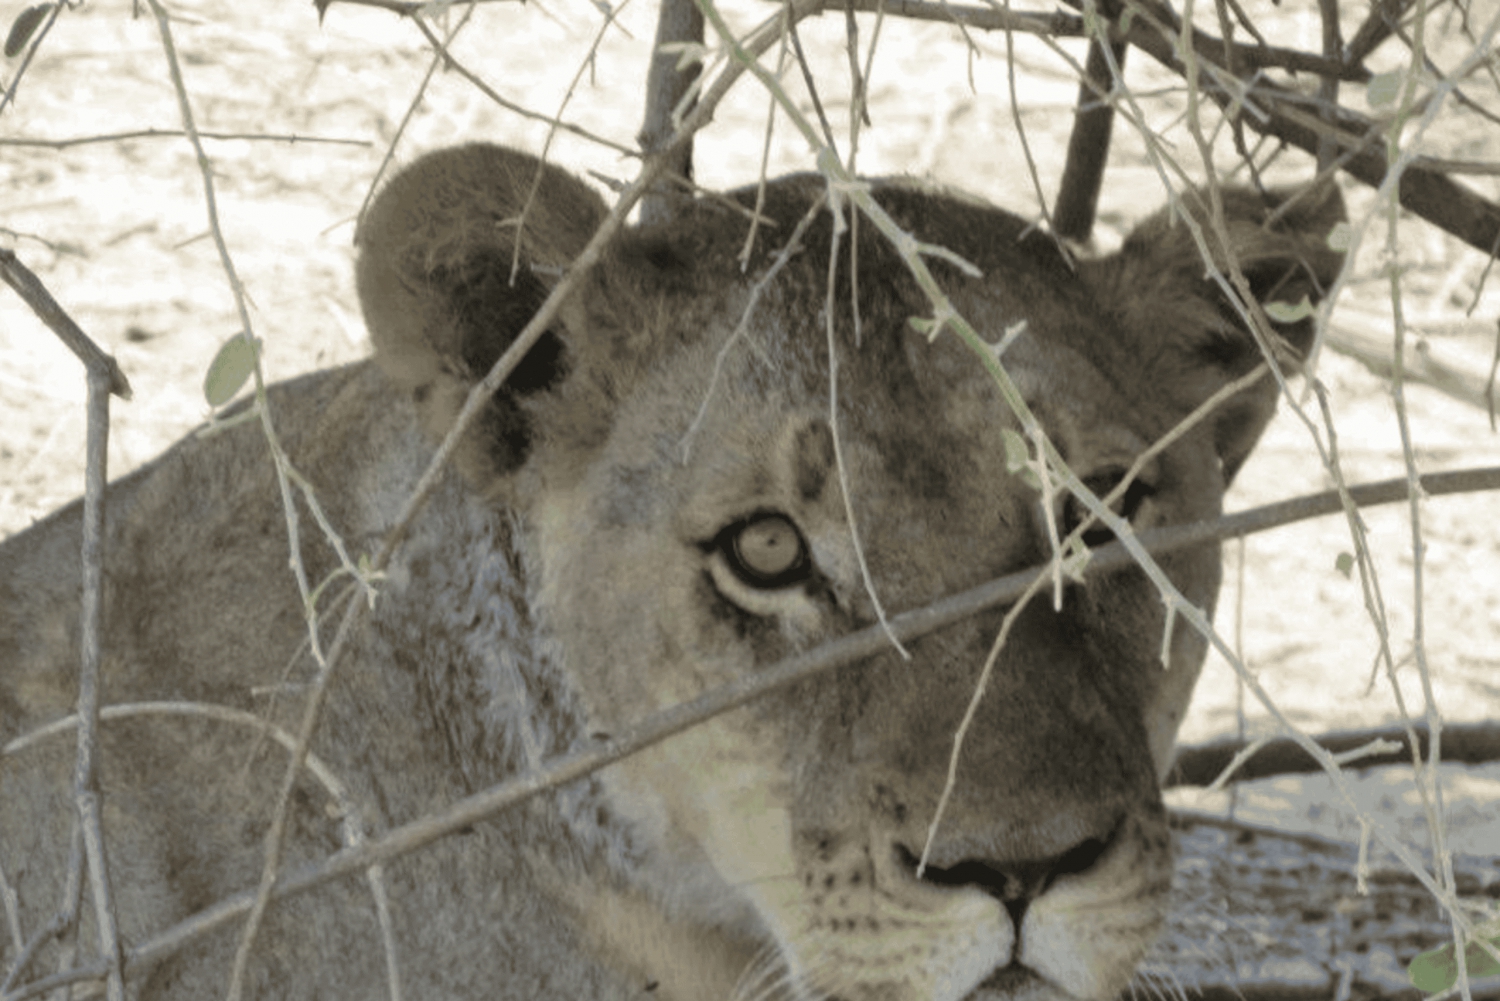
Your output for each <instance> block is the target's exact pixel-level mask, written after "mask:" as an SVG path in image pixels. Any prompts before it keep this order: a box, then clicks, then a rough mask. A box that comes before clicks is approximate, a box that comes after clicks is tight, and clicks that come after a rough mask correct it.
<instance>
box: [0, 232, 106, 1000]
mask: <svg viewBox="0 0 1500 1001" xmlns="http://www.w3.org/2000/svg"><path fill="white" fill-rule="evenodd" d="M0 276H3V277H4V279H5V281H6V284H8V285H10V286H11V287H12V288H13V289H15V290H16V292H17V293H18V294H19V295H20V296H21V297H22V299H24V300H25V301H26V303H27V305H29V306H30V307H31V309H32V311H33V312H35V313H36V315H37V316H38V317H39V318H40V319H41V320H42V321H43V322H44V323H46V324H47V326H49V327H50V328H51V329H52V330H53V331H54V332H55V333H56V334H57V336H58V337H59V338H60V339H61V340H62V341H63V343H64V344H66V345H67V346H68V348H69V349H70V350H72V352H73V353H74V355H76V356H77V357H78V360H79V361H81V362H83V365H84V369H85V371H86V373H87V379H88V432H87V435H88V437H87V443H86V446H85V464H84V480H83V482H84V493H83V526H82V528H83V532H82V536H83V549H82V553H81V554H80V563H81V566H82V577H83V581H82V593H81V595H80V599H79V619H80V622H79V653H80V663H79V669H78V720H79V723H78V753H77V756H76V758H75V759H74V767H73V802H74V807H75V808H76V809H77V811H78V817H77V820H76V824H77V826H76V828H75V835H74V842H75V844H77V843H78V839H79V838H80V837H81V839H82V845H83V860H84V861H85V862H86V864H87V866H88V872H89V888H90V890H91V894H92V897H93V902H94V920H95V922H96V923H97V925H98V935H99V950H100V952H101V953H102V954H103V955H104V957H105V962H106V963H107V964H108V967H109V973H108V977H107V981H106V994H107V996H108V997H109V999H110V1001H124V998H125V979H124V965H123V961H124V956H123V953H122V951H121V947H120V932H119V927H118V924H117V922H116V919H115V908H114V899H113V894H112V893H111V890H110V881H109V867H108V858H107V854H106V852H105V850H104V826H103V820H102V813H101V803H100V794H99V773H98V755H99V673H100V663H101V660H102V649H103V638H102V628H101V626H102V622H103V618H104V504H105V489H104V488H105V484H106V483H107V482H108V480H109V475H108V458H109V397H110V395H111V394H117V395H119V396H121V397H123V398H125V399H129V398H130V383H129V382H128V381H127V380H126V379H125V374H124V373H123V372H121V371H120V366H119V365H118V364H116V362H115V360H114V359H113V358H112V357H110V356H109V355H107V354H105V353H104V352H103V351H102V350H100V348H99V347H98V345H96V344H95V343H94V342H93V340H92V339H90V338H89V336H88V335H87V334H85V333H84V332H83V330H82V329H81V328H79V326H78V324H76V323H75V322H74V321H73V319H72V317H70V316H69V315H68V314H67V312H66V311H65V310H63V308H62V307H61V306H60V305H58V303H57V301H56V300H55V299H53V298H52V296H51V294H49V293H48V292H47V289H46V287H45V286H43V285H42V282H41V280H40V279H38V278H37V277H36V275H34V274H33V273H32V272H31V271H30V269H28V268H27V267H26V266H25V265H24V264H22V263H21V262H20V260H19V259H18V258H17V257H16V255H15V254H13V253H11V252H10V251H8V250H3V249H0ZM70 868H71V867H70ZM69 883H70V884H72V883H73V876H72V875H70V877H69ZM75 900H76V896H74V895H69V901H75ZM73 911H74V904H73V903H65V904H64V906H63V908H62V913H64V914H67V913H69V912H73ZM75 916H76V912H75ZM18 966H19V961H18Z"/></svg>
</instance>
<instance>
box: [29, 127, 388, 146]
mask: <svg viewBox="0 0 1500 1001" xmlns="http://www.w3.org/2000/svg"><path fill="white" fill-rule="evenodd" d="M186 135H187V133H186V132H184V131H182V130H181V129H135V130H133V131H131V132H109V133H104V134H101V135H96V136H75V137H73V138H71V139H0V146H21V147H26V148H41V149H54V150H56V149H69V148H71V147H74V146H87V145H91V144H93V143H113V142H123V141H125V140H127V139H181V138H183V137H184V136H186ZM198 138H200V139H241V140H245V141H247V142H279V143H291V144H292V145H296V144H297V143H321V144H323V145H325V146H329V145H331V146H371V145H373V143H371V142H370V140H368V139H334V138H329V137H324V136H302V135H298V134H297V133H295V132H290V133H286V134H284V135H278V134H275V133H268V132H199V133H198Z"/></svg>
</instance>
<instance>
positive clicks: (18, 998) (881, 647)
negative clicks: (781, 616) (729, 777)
mask: <svg viewBox="0 0 1500 1001" xmlns="http://www.w3.org/2000/svg"><path fill="white" fill-rule="evenodd" d="M1421 488H1422V491H1423V493H1424V494H1425V495H1426V496H1428V497H1439V496H1444V495H1448V494H1458V493H1470V492H1475V491H1489V490H1500V467H1486V468H1477V469H1466V470H1458V471H1454V472H1448V473H1433V474H1429V475H1427V476H1424V477H1422V479H1421ZM1408 489H1409V485H1408V483H1407V481H1406V479H1405V478H1404V477H1403V478H1401V479H1393V480H1383V481H1380V482H1378V483H1370V484H1364V485H1359V486H1354V487H1351V488H1349V494H1350V496H1352V497H1353V498H1354V500H1355V502H1356V503H1358V504H1359V505H1360V506H1361V507H1368V506H1372V505H1376V504H1390V503H1395V502H1397V501H1402V500H1405V499H1406V497H1407V493H1408ZM1342 504H1343V501H1342V498H1341V497H1340V494H1339V492H1338V491H1333V490H1330V491H1326V492H1324V493H1318V494H1310V495H1307V496H1304V497H1298V498H1293V499H1291V500H1287V501H1282V502H1280V503H1277V504H1270V505H1266V506H1265V507H1258V508H1254V509H1252V510H1249V511H1244V512H1241V513H1238V514H1233V515H1228V516H1225V517H1222V518H1219V519H1216V520H1214V521H1207V522H1195V523H1193V524H1189V525H1175V526H1171V527H1168V528H1160V529H1153V530H1151V531H1148V532H1142V533H1140V534H1139V535H1138V536H1137V537H1136V539H1137V541H1138V542H1139V544H1140V546H1142V547H1144V549H1145V550H1146V551H1148V552H1150V553H1152V554H1153V555H1161V554H1163V553H1168V552H1173V551H1175V550H1179V549H1184V548H1187V547H1190V546H1198V545H1203V544H1205V543H1212V542H1217V541H1221V540H1224V539H1231V538H1237V537H1240V536H1244V535H1250V534H1254V533H1258V532H1263V531H1267V530H1270V529H1273V528H1279V527H1281V526H1283V525H1289V524H1292V523H1293V522H1298V521H1304V520H1307V519H1309V518H1316V517H1322V516H1325V515H1329V514H1336V513H1338V512H1340V511H1341V510H1342V509H1343V508H1342ZM1134 564H1135V557H1134V556H1132V555H1131V554H1130V552H1129V551H1128V550H1127V549H1126V547H1125V545H1124V544H1123V543H1121V542H1118V541H1117V542H1112V543H1110V544H1109V545H1106V546H1101V547H1100V548H1098V549H1096V550H1094V551H1093V553H1092V556H1091V558H1090V560H1089V562H1088V566H1087V567H1086V569H1085V571H1084V572H1085V573H1086V574H1104V573H1110V572H1113V571H1117V570H1121V569H1125V568H1126V567H1129V566H1132V565H1134ZM1050 573H1051V568H1050V566H1046V565H1044V566H1039V567H1032V568H1029V569H1027V570H1022V571H1019V572H1017V573H1013V574H1008V575H1006V576H1005V577H1001V578H998V579H996V580H993V581H990V582H988V583H986V584H982V585H980V586H978V587H975V588H972V589H970V590H968V591H964V592H961V593H959V594H955V595H952V596H950V597H948V598H944V599H942V600H940V601H937V602H935V603H933V604H932V605H928V606H926V607H924V608H920V609H914V610H912V611H907V612H902V613H900V614H898V615H895V616H893V617H892V618H891V620H890V629H891V631H892V632H894V633H895V635H896V636H898V637H899V638H901V639H902V640H911V639H915V638H916V637H918V636H922V635H924V634H926V633H929V632H933V631H934V630H937V629H940V628H942V627H944V626H947V625H950V624H952V623H955V622H958V621H961V620H963V619H965V618H968V617H970V616H972V615H975V614H976V613H978V612H981V611H983V610H985V609H987V608H993V607H995V606H997V605H1004V604H1006V603H1007V602H1012V601H1015V600H1016V599H1017V597H1019V596H1020V595H1021V594H1022V593H1024V592H1025V591H1026V589H1027V588H1028V587H1030V586H1031V585H1032V584H1033V583H1034V582H1035V580H1036V579H1037V578H1038V577H1043V578H1046V577H1048V575H1050ZM357 607H363V606H362V605H358V606H357ZM889 649H890V638H889V636H888V635H887V633H886V631H885V629H884V628H883V627H881V626H879V625H874V626H870V627H868V628H866V629H863V630H861V631H859V632H856V633H851V634H849V635H847V636H843V637H841V638H839V639H836V640H833V641H832V642H829V643H825V644H823V645H822V646H819V647H816V648H815V649H813V650H810V651H807V652H806V653H802V654H798V655H796V656H793V657H789V658H787V659H785V660H782V661H780V662H778V663H776V664H773V665H771V666H769V667H767V668H765V669H764V670H762V671H758V672H756V673H755V674H753V675H749V676H746V677H744V678H741V679H739V680H737V681H734V682H731V683H729V684H727V685H724V686H722V687H720V688H716V689H714V690H712V691H709V692H706V693H704V694H703V695H701V696H699V697H697V698H695V699H692V700H690V701H688V702H685V703H681V704H679V705H676V706H673V707H671V708H669V709H665V710H662V711H661V712H658V713H655V714H653V715H652V716H650V717H648V718H646V719H645V720H642V721H641V722H640V723H638V724H636V725H635V726H632V727H629V728H627V729H626V730H625V731H623V732H621V733H616V734H614V735H612V736H611V737H610V738H608V739H606V740H601V741H599V742H598V746H597V747H595V748H594V749H592V750H588V751H580V752H576V753H574V754H571V755H566V756H563V757H562V758H559V759H557V760H555V761H554V762H552V763H551V764H549V765H547V766H545V767H543V768H540V769H538V770H537V771H536V772H533V773H530V774H528V775H526V776H522V777H519V778H514V779H510V780H507V781H505V782H502V783H500V784H499V785H496V786H492V787H491V788H489V789H486V790H484V791H482V792H479V793H476V794H474V795H473V796H469V797H466V798H464V799H462V800H459V801H457V802H455V803H453V804H451V805H450V806H449V807H448V808H447V809H445V810H443V811H441V812H440V813H436V814H432V815H429V816H426V817H422V818H420V819H418V820H414V821H412V822H410V823H408V824H405V825H403V826H401V827H397V828H395V829H393V830H390V831H388V832H386V833H385V834H383V835H381V836H379V837H376V838H372V839H371V840H369V841H367V842H365V843H364V844H362V845H358V846H355V847H350V848H345V849H343V850H342V851H339V852H336V853H335V854H333V855H331V856H329V857H328V858H327V859H325V860H324V861H323V862H321V863H318V864H316V865H313V866H310V867H308V868H305V869H301V870H298V871H297V872H294V873H287V874H283V875H281V876H280V877H279V878H278V879H277V880H276V883H275V885H274V887H273V888H272V890H271V893H270V896H271V898H273V899H279V898H282V897H287V896H292V895H295V894H299V893H304V892H307V891H309V890H312V889H315V888H317V887H319V886H323V885H324V884H326V883H329V882H332V881H333V880H336V879H340V878H342V877H344V876H348V875H352V874H355V873H358V872H361V871H364V870H367V869H369V868H370V867H371V866H374V865H378V864H381V863H386V862H390V861H391V860H393V859H396V858H399V857H400V856H402V855H405V854H407V853H409V852H412V851H416V850H417V849H420V848H422V847H424V846H425V845H428V844H431V843H432V842H434V841H436V840H438V839H439V838H442V837H445V836H447V835H449V834H452V833H455V832H457V831H461V830H463V829H465V828H467V827H469V826H471V825H473V824H476V823H479V822H480V821H482V820H484V819H485V818H487V817H491V816H493V815H494V814H496V813H498V812H500V811H502V810H506V809H509V808H510V807H512V806H515V805H516V804H518V803H520V802H523V801H525V800H527V799H530V798H531V797H533V796H536V795H539V794H541V793H543V792H545V791H547V790H549V789H553V788H556V787H558V786H562V785H566V784H567V783H569V782H573V781H576V780H577V779H579V778H582V777H583V776H585V775H588V774H590V773H592V772H594V771H597V770H598V769H600V768H603V767H605V766H607V765H609V764H612V763H613V762H615V761H618V760H620V759H621V758H624V757H626V756H628V755H631V754H634V753H636V752H637V751H641V750H644V749H645V748H648V747H651V746H653V745H654V744H657V743H660V742H661V741H663V740H666V739H667V738H669V737H672V736H674V735H676V734H678V733H681V732H683V731H684V730H687V729H689V728H691V727H693V726H697V725H698V724H700V723H703V722H704V721H706V720H708V719H710V718H712V717H714V716H717V715H719V714H722V713H725V712H728V711H729V710H731V709H734V708H736V707H737V706H741V705H744V704H746V703H748V702H751V701H753V700H755V699H758V698H761V697H763V696H765V695H766V694H768V693H770V692H772V691H775V690H777V689H780V688H784V687H786V686H788V685H793V684H797V683H798V682H801V681H805V680H807V679H809V678H811V677H814V676H816V675H818V674H821V673H823V672H826V671H829V670H833V669H834V668H837V667H842V666H846V665H849V664H853V663H854V662H856V661H859V660H862V659H865V658H868V657H871V656H873V655H875V654H878V653H880V652H882V651H888V650H889ZM254 899H255V892H254V891H245V892H244V893H240V894H236V895H235V896H233V897H229V898H226V899H224V900H222V901H219V902H218V903H216V904H214V905H213V906H211V907H208V908H206V909H204V910H203V911H200V912H199V913H198V914H196V915H194V916H192V917H191V918H188V919H187V920H185V921H183V922H182V923H180V924H178V925H176V926H174V927H172V928H169V929H167V930H166V931H164V932H161V933H160V934H158V935H156V936H154V937H152V938H151V939H148V940H147V941H145V942H142V943H140V944H139V945H137V946H135V947H133V948H130V949H129V950H127V952H126V956H125V959H126V962H125V969H126V972H127V973H131V972H134V971H136V970H139V969H143V968H144V967H146V966H147V965H148V964H151V963H155V962H158V961H160V960H161V959H163V958H165V957H167V956H170V955H172V954H173V953H175V952H177V951H178V950H180V949H182V948H183V947H185V946H186V945H188V944H189V943H191V942H193V941H195V940H196V939H198V938H200V937H202V936H204V935H206V934H209V933H210V932H212V931H214V930H216V929H218V928H221V927H223V926H224V925H226V924H228V923H229V922H231V921H234V920H235V919H237V918H239V917H242V916H243V915H244V914H246V913H247V912H248V911H249V910H250V908H251V906H252V904H253V902H254ZM105 972H106V970H105V967H104V965H103V964H102V963H93V964H87V965H80V966H79V967H77V968H75V969H73V970H69V971H67V972H65V973H59V974H56V975H53V976H50V977H46V978H43V979H39V980H37V981H35V982H33V983H31V984H28V985H26V986H25V987H22V988H19V989H17V990H15V991H14V992H12V993H9V994H5V995H0V1001H23V999H26V998H32V997H38V996H40V995H42V994H45V993H46V992H48V991H51V990H55V989H57V988H59V987H63V986H67V985H68V984H76V983H81V982H84V981H89V980H97V979H99V978H100V977H102V976H104V975H105Z"/></svg>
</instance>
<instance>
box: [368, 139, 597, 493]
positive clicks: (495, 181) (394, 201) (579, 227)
mask: <svg viewBox="0 0 1500 1001" xmlns="http://www.w3.org/2000/svg"><path fill="white" fill-rule="evenodd" d="M605 211H606V210H605V206H604V202H603V201H602V200H601V199H600V197H599V196H598V195H597V194H596V193H595V192H594V191H593V190H592V189H590V188H589V187H588V186H587V185H585V184H584V183H583V182H582V181H579V180H578V179H577V178H575V177H573V176H572V175H570V174H568V173H566V172H565V171H562V170H560V169H558V168H556V167H553V166H551V165H549V164H544V163H542V162H541V161H539V160H537V159H536V158H534V157H532V156H529V155H527V154H525V153H519V152H516V151H514V150H509V149H505V148H503V147H500V146H492V145H485V144H478V143H476V144H472V145H467V146H458V147H454V148H451V149H444V150H440V151H438V152H435V153H431V154H428V155H427V156H424V157H422V158H421V159H419V160H417V161H416V162H415V163H413V164H412V165H411V166H409V167H408V168H406V169H405V170H404V171H402V172H401V173H400V174H398V175H396V177H394V178H393V179H392V180H391V181H390V183H388V184H387V185H386V186H385V188H384V189H383V190H382V191H381V193H380V195H379V196H378V197H377V198H376V199H375V201H374V203H373V204H372V205H371V206H370V209H369V211H368V212H367V213H366V214H365V217H364V218H363V220H361V222H360V225H359V230H358V232H357V234H356V236H355V243H356V244H357V246H358V248H359V260H358V265H357V267H356V286H357V288H358V291H359V301H360V306H361V308H362V309H363V311H364V316H365V325H366V327H367V328H368V329H369V331H370V340H371V342H372V343H373V345H374V348H375V357H376V360H377V361H378V363H379V364H380V367H381V368H382V369H383V370H384V371H385V373H386V375H387V376H389V377H390V378H391V380H392V381H393V382H395V383H396V384H397V385H398V386H400V387H402V388H404V389H407V390H410V391H411V392H412V394H413V397H414V398H415V399H416V401H417V405H418V408H419V410H420V412H421V414H422V420H423V423H424V425H425V426H426V427H427V429H428V431H429V432H431V433H432V434H433V435H435V436H439V437H440V436H442V435H443V434H445V433H446V432H447V430H448V428H449V427H451V426H452V422H453V418H454V417H455V416H456V415H457V413H458V410H459V408H460V407H461V406H462V404H463V400H464V398H465V396H467V394H468V392H469V389H470V387H471V386H472V385H473V384H474V383H475V382H476V381H477V380H478V379H480V378H481V377H483V375H484V374H485V373H486V372H487V371H489V369H490V367H491V366H492V365H493V364H494V363H495V361H496V359H498V358H499V357H500V355H501V354H502V353H503V352H504V351H505V349H506V348H507V347H509V346H510V344H511V343H512V342H513V341H514V340H515V337H516V335H517V334H519V333H520V332H521V330H522V328H524V327H525V326H526V324H527V322H528V321H529V320H530V319H531V317H532V315H533V314H534V313H535V312H536V310H537V307H539V306H540V305H541V304H542V302H543V300H544V299H546V297H547V294H548V292H549V291H550V290H551V288H552V286H553V285H554V284H555V283H556V281H557V280H558V278H559V277H560V276H561V274H562V271H563V269H564V268H566V267H567V266H568V265H569V264H570V263H571V262H572V260H573V259H574V258H575V257H576V256H577V255H578V253H579V252H580V251H582V249H583V248H584V246H585V244H586V243H587V242H588V240H589V237H590V236H592V235H593V232H594V230H595V228H596V227H597V226H598V224H599V222H600V220H602V219H603V218H604V215H605ZM567 363H568V362H567V352H566V349H565V347H564V344H563V341H562V340H561V339H560V338H559V337H558V336H557V335H556V334H555V333H553V332H549V333H547V334H545V335H543V337H542V339H541V340H540V341H539V342H538V343H537V345H536V346H535V347H534V348H533V349H532V350H531V352H530V353H529V354H528V355H527V356H526V358H525V359H524V360H523V361H522V362H521V364H520V365H519V366H518V367H517V368H516V370H515V371H514V372H513V373H511V376H510V378H509V379H508V380H507V381H506V386H505V388H504V389H502V390H501V391H500V392H499V393H497V394H496V396H495V398H494V400H493V401H492V403H491V406H490V410H489V412H488V413H487V414H486V415H485V417H484V418H483V420H482V421H481V426H480V427H479V428H478V429H477V430H476V431H475V432H474V433H473V434H471V440H470V441H469V442H467V443H466V444H465V447H464V448H463V449H462V451H461V454H460V458H459V464H460V468H461V469H463V471H464V472H465V474H467V475H469V476H471V477H473V478H475V479H477V480H479V481H481V482H486V481H488V480H490V479H492V478H493V477H494V476H495V475H497V474H504V473H506V472H509V471H511V470H512V469H514V468H515V467H517V466H518V465H520V464H521V463H522V462H523V461H525V458H526V454H527V450H528V447H529V445H530V441H531V428H530V425H529V423H528V420H527V416H526V414H525V413H524V411H523V410H522V408H521V406H520V404H519V399H520V398H521V397H524V396H526V395H528V394H530V393H534V392H537V391H539V390H541V389H545V388H547V387H549V386H551V385H552V384H553V383H555V382H556V381H557V380H558V379H559V378H560V377H561V376H562V375H563V374H564V371H565V369H566V367H567Z"/></svg>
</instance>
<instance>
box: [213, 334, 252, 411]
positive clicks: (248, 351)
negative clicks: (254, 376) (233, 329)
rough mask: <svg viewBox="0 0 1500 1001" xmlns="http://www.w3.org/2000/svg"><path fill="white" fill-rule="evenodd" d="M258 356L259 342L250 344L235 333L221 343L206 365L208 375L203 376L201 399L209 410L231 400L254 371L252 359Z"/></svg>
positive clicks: (241, 335)
mask: <svg viewBox="0 0 1500 1001" xmlns="http://www.w3.org/2000/svg"><path fill="white" fill-rule="evenodd" d="M259 355H260V342H259V341H255V342H251V341H250V340H249V339H247V338H246V337H245V336H244V335H243V334H236V335H235V336H233V337H231V338H230V339H229V340H227V341H225V342H224V346H223V347H221V348H219V353H218V354H216V355H214V360H213V361H212V362H210V363H209V366H208V374H207V375H205V376H204V377H203V397H204V399H206V400H208V405H209V406H211V407H222V406H223V405H224V404H226V403H228V402H229V401H230V400H232V399H234V394H235V393H238V392H239V391H240V388H241V387H242V386H244V385H245V382H246V380H248V379H249V378H250V373H252V372H254V371H255V360H256V358H257V357H258V356H259Z"/></svg>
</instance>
